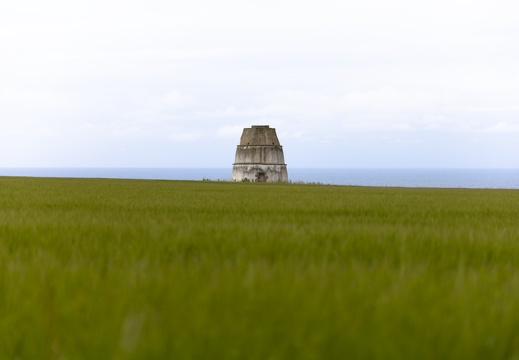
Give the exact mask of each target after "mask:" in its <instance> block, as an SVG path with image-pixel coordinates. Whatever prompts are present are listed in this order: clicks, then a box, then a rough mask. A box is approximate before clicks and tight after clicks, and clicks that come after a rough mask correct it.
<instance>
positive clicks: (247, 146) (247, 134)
mask: <svg viewBox="0 0 519 360" xmlns="http://www.w3.org/2000/svg"><path fill="white" fill-rule="evenodd" d="M232 180H233V181H252V182H288V173H287V165H286V164H285V157H284V155H283V147H282V146H281V145H280V144H279V140H278V137H277V135H276V129H271V128H270V127H269V126H268V125H262V126H255V125H253V126H252V127H251V128H245V129H243V134H242V135H241V140H240V145H238V148H237V149H236V157H235V160H234V164H233V168H232Z"/></svg>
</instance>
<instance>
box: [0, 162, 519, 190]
mask: <svg viewBox="0 0 519 360" xmlns="http://www.w3.org/2000/svg"><path fill="white" fill-rule="evenodd" d="M231 171H232V169H231V168H230V167H229V168H0V176H30V177H70V178H114V179H115V178H116V179H149V180H204V179H206V180H215V181H217V180H220V181H231ZM288 177H289V179H290V181H292V182H309V183H322V184H334V185H358V186H388V187H429V188H434V187H438V188H490V189H519V169H338V168H337V169H334V168H323V169H319V168H290V167H289V168H288Z"/></svg>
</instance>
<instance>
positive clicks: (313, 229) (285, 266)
mask: <svg viewBox="0 0 519 360" xmlns="http://www.w3.org/2000/svg"><path fill="white" fill-rule="evenodd" d="M518 257H519V191H517V190H465V189H405V188H367V187H366V188H363V187H340V186H322V185H321V186H319V185H294V184H290V185H287V184H251V183H219V182H180V181H140V180H139V181H137V180H107V179H104V180H98V179H38V178H0V358H5V359H166V358H167V359H490V358H492V359H513V358H519V258H518Z"/></svg>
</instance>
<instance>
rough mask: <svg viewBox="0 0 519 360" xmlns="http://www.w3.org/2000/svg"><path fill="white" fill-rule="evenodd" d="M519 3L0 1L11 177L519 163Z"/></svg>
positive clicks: (0, 84)
mask: <svg viewBox="0 0 519 360" xmlns="http://www.w3.org/2000/svg"><path fill="white" fill-rule="evenodd" d="M518 18H519V2H518V1H516V0H513V1H512V0H492V1H490V0H489V1H478V0H471V1H469V0H449V1H447V0H435V1H432V0H427V1H420V0H414V1H411V0H392V1H387V0H362V1H361V0H350V1H347V0H343V1H334V0H319V1H305V0H297V1H296V0H276V1H273V0H272V1H271V0H263V1H244V0H241V1H237V0H190V1H175V0H173V1H165V0H146V1H144V0H136V1H131V0H130V1H128V0H125V1H112V0H103V1H100V0H99V1H98V0H88V1H84V0H77V1H71V0H67V1H56V0H49V1H35V0H16V1H15V0H0V125H1V132H0V153H1V154H2V155H1V156H0V167H40V166H43V167H45V166H52V167H83V166H88V167H90V166H92V167H103V166H110V167H112V166H118V167H211V166H212V167H231V166H232V162H233V161H234V153H235V149H236V145H237V144H238V142H239V138H240V135H241V131H242V129H243V127H249V126H251V125H254V124H258V125H263V124H268V125H270V126H271V127H275V128H276V129H277V132H278V137H279V138H280V141H281V143H282V145H283V146H284V149H285V159H286V161H287V163H288V165H289V167H290V166H292V167H519V156H518V154H519V21H517V19H518Z"/></svg>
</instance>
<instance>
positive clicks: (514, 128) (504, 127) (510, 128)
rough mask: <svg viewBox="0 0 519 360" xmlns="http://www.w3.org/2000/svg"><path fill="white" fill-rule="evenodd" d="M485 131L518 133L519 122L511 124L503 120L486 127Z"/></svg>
mask: <svg viewBox="0 0 519 360" xmlns="http://www.w3.org/2000/svg"><path fill="white" fill-rule="evenodd" d="M484 132H488V133H517V132H519V123H516V124H513V123H512V124H511V123H508V122H505V121H501V122H499V123H497V124H495V125H492V126H489V127H486V128H485V129H484Z"/></svg>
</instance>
